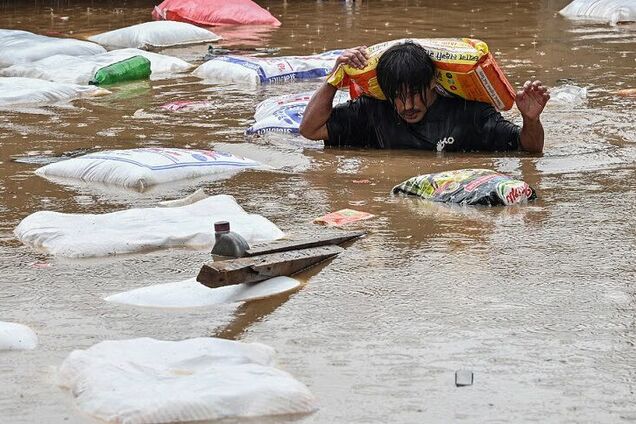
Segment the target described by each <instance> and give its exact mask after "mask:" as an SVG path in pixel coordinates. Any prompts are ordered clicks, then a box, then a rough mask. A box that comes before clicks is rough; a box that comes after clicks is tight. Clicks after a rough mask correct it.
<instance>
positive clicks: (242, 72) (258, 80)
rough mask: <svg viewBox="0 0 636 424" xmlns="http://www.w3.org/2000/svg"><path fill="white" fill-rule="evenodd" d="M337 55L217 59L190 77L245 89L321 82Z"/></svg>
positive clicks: (208, 62) (338, 53) (336, 51)
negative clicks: (299, 81)
mask: <svg viewBox="0 0 636 424" xmlns="http://www.w3.org/2000/svg"><path fill="white" fill-rule="evenodd" d="M340 53H342V51H340V50H334V51H329V52H325V53H322V54H317V55H312V56H281V57H273V58H259V57H246V56H232V55H228V56H218V57H215V58H213V59H211V60H209V61H207V62H205V63H204V64H203V65H201V66H199V67H198V68H197V69H195V70H194V72H193V75H195V76H197V77H199V78H202V79H204V80H208V81H211V82H214V83H218V82H221V83H241V84H248V85H258V84H268V83H284V82H290V81H295V80H302V79H310V78H321V77H325V76H327V75H328V74H329V72H331V69H332V68H333V67H334V65H335V63H336V59H337V58H338V56H339V55H340Z"/></svg>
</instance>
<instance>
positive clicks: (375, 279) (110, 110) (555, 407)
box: [0, 0, 636, 424]
mask: <svg viewBox="0 0 636 424" xmlns="http://www.w3.org/2000/svg"><path fill="white" fill-rule="evenodd" d="M119 3H121V4H119ZM260 3H261V4H262V5H264V6H266V7H269V9H270V10H271V11H272V12H273V13H274V14H275V15H276V16H278V17H279V19H280V20H281V21H282V22H283V26H282V27H281V28H279V29H276V30H270V31H263V30H261V31H252V32H250V31H245V30H242V31H237V30H227V29H226V30H225V31H226V33H225V34H223V32H221V31H219V32H221V33H222V34H223V35H226V37H227V38H228V39H229V40H226V41H225V42H224V44H225V45H235V46H246V45H247V46H270V47H280V48H282V50H281V54H309V53H316V52H320V51H323V50H325V49H335V48H343V47H350V46H355V45H359V44H373V43H376V42H380V41H384V40H388V39H393V38H401V37H409V36H418V37H456V36H472V37H476V38H481V39H483V40H485V41H487V42H488V43H489V44H490V46H491V49H492V50H494V51H495V52H496V57H497V59H498V60H499V62H500V64H501V65H502V67H503V68H504V69H505V72H506V73H507V75H508V76H509V78H510V80H511V82H512V83H513V85H515V86H520V85H521V84H523V82H524V81H525V80H526V79H534V78H538V79H541V80H542V81H543V82H544V83H546V84H547V85H549V86H550V87H555V86H558V85H560V84H563V82H564V81H565V80H568V81H570V82H572V83H574V84H577V85H579V86H582V87H587V88H588V89H589V96H588V99H587V100H586V101H584V102H582V103H580V104H557V103H556V102H553V103H551V104H549V105H548V107H547V108H546V111H545V112H544V114H543V122H544V125H545V129H546V147H545V153H544V154H543V156H531V155H527V154H522V153H519V154H517V153H510V154H448V153H447V154H436V153H430V152H418V151H407V152H403V151H399V152H398V151H395V152H386V151H359V150H325V149H323V148H322V146H321V144H320V143H318V144H317V143H309V142H306V141H303V140H302V139H300V138H296V137H293V136H285V135H280V134H275V135H268V136H265V137H261V138H247V137H246V136H245V135H244V130H245V128H246V127H247V126H248V125H249V124H250V123H251V122H252V121H251V119H252V116H253V113H254V107H255V105H256V104H257V103H258V102H259V101H262V100H264V99H266V98H268V97H271V96H274V95H279V94H284V93H292V92H300V91H304V90H307V89H311V88H313V87H316V86H317V85H318V84H319V82H316V81H310V82H302V83H294V84H285V85H278V86H267V87H261V88H258V89H249V90H246V89H241V88H238V87H234V86H229V87H228V86H222V85H204V84H201V83H200V82H199V80H198V79H196V78H192V77H187V76H184V77H181V78H177V79H172V80H161V81H153V82H148V83H138V84H130V85H127V86H124V87H122V88H121V89H120V90H118V91H117V92H116V93H114V94H113V95H112V96H110V97H105V98H101V99H95V100H90V101H86V100H84V101H77V102H74V103H73V104H72V106H69V107H63V108H61V107H47V108H41V109H38V110H15V111H13V110H12V111H4V112H1V113H0V191H1V193H2V196H1V198H0V199H1V200H0V202H1V203H0V218H1V224H0V237H1V239H0V275H1V276H0V285H1V286H0V287H1V288H0V298H1V300H0V302H1V303H0V319H2V320H4V321H14V322H20V323H23V324H27V325H29V326H31V327H32V328H33V329H34V330H35V331H36V332H37V333H38V335H39V338H40V345H39V347H38V348H37V349H36V350H34V351H26V352H24V351H23V352H5V353H2V355H1V356H0V421H1V422H3V423H36V422H37V423H61V422H67V423H89V422H94V420H93V419H92V418H90V417H87V416H85V415H83V414H82V413H81V412H79V411H78V410H77V409H76V408H75V407H74V406H73V403H72V399H71V396H70V394H68V393H67V392H64V391H62V390H60V389H59V388H58V387H56V386H55V384H54V383H55V382H54V371H55V367H57V366H59V365H60V364H61V362H62V361H63V359H64V358H65V357H66V356H67V355H68V354H69V353H70V352H71V351H72V350H73V349H77V348H87V347H89V346H91V345H93V344H95V343H98V342H99V341H102V340H106V339H121V338H131V337H142V336H149V337H155V338H159V339H166V340H180V339H184V338H190V337H198V336H215V335H218V336H222V337H229V338H235V339H239V340H244V341H258V342H262V343H266V344H268V345H271V346H273V347H274V348H276V350H277V352H278V359H279V364H280V366H281V367H282V368H284V369H285V370H287V371H289V372H290V373H291V374H293V375H294V376H295V377H296V378H298V379H299V380H300V381H302V382H304V383H305V384H307V385H308V386H309V388H310V390H311V391H312V392H313V393H314V394H315V395H316V397H317V398H318V400H319V403H320V410H319V411H318V412H316V413H314V414H312V415H309V416H304V417H287V418H286V417H277V418H274V419H272V420H271V422H277V423H278V422H281V423H282V422H292V421H293V422H303V423H307V424H309V423H325V424H326V423H422V422H439V423H442V422H443V423H446V422H559V423H561V422H577V423H580V422H590V423H598V422H623V421H625V422H629V421H636V394H635V391H636V347H635V343H636V318H635V317H636V285H635V284H634V277H635V274H636V273H635V271H634V262H635V259H636V258H635V255H634V248H635V240H636V231H635V229H634V228H635V227H634V214H635V212H636V178H635V177H636V173H635V166H634V164H635V160H636V124H635V120H636V119H635V118H636V101H635V100H634V99H628V98H621V97H616V96H615V95H614V94H613V93H614V92H615V91H616V90H618V89H621V88H628V87H635V86H636V72H635V69H636V54H635V51H636V48H635V47H636V25H622V26H617V27H609V26H606V25H599V24H594V23H589V22H587V23H586V22H584V23H575V22H571V21H568V20H565V19H563V18H562V17H560V16H559V15H557V11H558V10H559V9H561V8H562V7H563V6H565V5H566V4H567V3H568V1H567V0H544V1H518V2H514V1H513V2H510V1H503V0H491V1H483V2H474V1H469V0H458V1H455V2H452V1H450V2H449V1H445V2H442V1H432V0H431V1H394V2H390V1H374V2H353V3H351V2H344V1H317V2H316V1H268V2H266V1H262V2H260ZM151 7H152V2H151V1H147V2H143V1H128V2H113V1H111V2H79V1H77V2H63V1H58V2H46V1H44V2H35V1H24V2H22V1H15V2H6V1H3V2H0V28H12V29H26V30H30V31H34V32H37V33H42V34H51V35H59V34H62V35H64V36H69V35H70V36H76V37H82V36H87V35H90V34H93V33H98V32H103V31H105V30H110V29H114V28H118V27H122V26H125V25H131V24H135V23H140V22H144V21H148V20H150V10H151ZM205 50H206V46H198V47H196V48H192V47H191V48H187V49H183V50H177V49H170V50H169V51H168V53H169V54H172V55H176V56H179V57H182V58H184V59H186V60H189V61H192V62H197V63H199V62H201V60H202V57H203V55H204V54H205ZM183 99H188V100H211V101H213V103H214V104H215V105H216V107H212V108H209V109H206V110H203V111H201V110H199V111H197V112H183V113H172V112H168V111H164V110H162V109H160V108H159V105H161V104H163V103H166V102H168V101H171V100H183ZM508 116H509V117H510V118H511V119H513V120H516V121H518V120H519V116H518V113H516V112H515V111H512V112H510V113H508ZM139 146H166V147H167V146H170V147H193V148H211V147H217V148H223V149H225V150H230V151H233V152H238V153H241V154H244V155H246V156H251V157H253V158H255V159H260V160H263V161H266V162H267V161H269V162H271V163H275V164H277V165H278V166H281V167H283V170H282V171H278V172H265V171H248V172H243V173H241V174H238V175H236V176H234V177H233V178H231V179H228V180H223V181H216V182H214V181H212V182H205V181H204V182H201V181H193V182H189V183H184V184H182V185H179V186H170V187H168V188H160V189H155V190H151V191H148V192H146V193H143V194H139V193H125V194H122V193H121V192H117V191H111V190H108V189H100V190H98V191H96V190H95V189H94V188H90V187H78V186H68V187H65V186H60V185H56V184H53V183H49V182H47V181H45V180H44V179H42V178H39V177H37V176H35V175H34V174H33V171H34V169H35V168H36V167H37V166H36V165H28V164H21V163H15V162H12V159H13V158H16V157H18V156H23V155H26V154H31V155H37V154H50V153H55V154H59V153H62V152H65V151H70V150H75V149H86V148H95V147H99V148H132V147H139ZM465 167H485V168H492V169H496V170H499V171H504V172H507V173H510V174H512V175H514V176H517V177H520V178H523V179H525V180H526V181H527V182H529V183H530V184H531V185H532V186H533V187H534V188H535V189H536V190H537V192H538V195H539V199H538V200H537V201H536V202H534V203H531V204H529V205H527V206H519V207H513V208H505V209H504V208H469V207H466V208H450V207H444V206H438V205H430V204H426V203H423V202H421V201H418V200H416V199H410V198H402V197H393V196H391V195H390V194H389V191H390V189H391V187H392V186H393V185H394V184H396V183H398V182H401V181H402V180H404V179H406V178H408V177H411V176H413V175H416V174H419V173H426V172H431V171H440V170H446V169H456V168H465ZM363 179H368V180H370V184H355V183H353V181H354V180H363ZM199 187H203V188H205V189H207V190H208V192H210V193H214V194H220V193H225V194H231V195H233V196H235V197H236V198H237V200H238V201H239V203H241V204H242V205H243V206H244V207H245V208H246V209H247V210H249V211H250V212H255V213H259V214H262V215H265V216H267V217H268V218H269V219H271V220H272V221H274V222H275V223H276V224H278V225H279V226H280V227H281V228H282V229H283V230H284V231H301V230H305V229H308V228H311V227H313V224H311V221H312V219H313V218H314V217H317V216H320V215H322V214H324V213H327V212H330V211H334V210H337V209H341V208H345V207H350V208H354V209H359V210H364V211H368V212H371V213H374V214H376V215H377V218H376V219H374V220H370V221H365V222H364V223H363V224H361V225H357V226H354V227H352V228H362V229H366V230H368V231H369V233H370V234H369V236H368V237H367V238H366V239H363V240H361V241H358V242H356V243H354V244H353V245H351V246H350V247H349V248H348V249H347V250H346V252H345V253H344V254H342V255H341V256H340V257H338V258H336V259H335V260H333V261H332V262H331V263H329V264H328V265H327V266H325V267H324V268H322V269H321V270H320V271H319V272H318V273H314V274H315V275H313V276H311V278H310V279H309V280H308V283H307V284H306V285H305V286H304V287H302V288H301V289H299V290H298V291H296V292H294V293H292V294H286V295H282V296H278V297H274V298H270V299H267V300H263V301H258V302H253V303H250V304H248V305H244V306H241V307H239V308H238V309H236V307H235V306H233V305H226V306H222V307H214V308H204V309H193V310H180V311H177V312H175V311H165V310H155V309H141V308H135V307H131V306H122V305H116V304H110V303H107V302H105V301H103V300H102V299H103V297H105V296H107V295H110V294H113V293H117V292H121V291H125V290H129V289H132V288H137V287H142V286H147V285H151V284H157V283H161V282H171V281H177V280H183V279H186V278H189V277H191V276H193V275H194V274H195V273H196V271H197V270H198V268H199V267H200V265H201V263H202V262H203V261H205V260H206V259H207V258H208V254H207V252H193V251H185V250H165V251H160V252H153V253H149V254H140V255H129V256H121V257H116V258H108V259H100V260H62V259H55V258H52V257H48V256H46V255H42V254H38V253H35V252H33V251H32V250H31V249H29V248H26V247H24V246H22V245H21V244H20V243H19V242H17V241H16V240H15V238H14V237H13V233H12V231H13V229H14V228H15V226H16V225H17V224H18V222H19V221H20V220H21V219H22V218H24V217H26V216H27V215H29V214H30V213H33V212H35V211H39V210H56V211H64V212H87V213H95V212H107V211H114V210H120V209H124V208H130V207H136V206H144V205H150V204H153V203H155V202H156V201H158V200H164V199H170V198H175V197H177V196H180V195H185V194H188V193H190V192H192V191H193V190H195V189H196V188H199ZM209 224H210V226H211V223H209ZM202 225H208V223H202ZM36 262H46V263H48V264H50V266H49V267H48V268H38V267H34V266H33V264H34V263H36ZM457 369H469V370H472V371H473V372H474V373H475V381H474V384H473V386H470V387H464V388H457V387H455V385H454V372H455V370H457ZM259 422H262V421H260V420H259ZM267 422H270V420H268V421H267Z"/></svg>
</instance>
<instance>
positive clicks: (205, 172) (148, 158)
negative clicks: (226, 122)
mask: <svg viewBox="0 0 636 424" xmlns="http://www.w3.org/2000/svg"><path fill="white" fill-rule="evenodd" d="M260 166H261V164H260V163H259V162H256V161H253V160H251V159H247V158H244V157H241V156H236V155H233V154H231V153H223V152H217V151H213V150H190V149H171V148H165V147H147V148H139V149H128V150H105V151H102V152H95V153H89V154H87V155H84V156H79V157H75V158H72V159H68V160H64V161H59V162H55V163H51V164H49V165H46V166H43V167H42V168H39V169H37V170H36V171H35V173H36V174H37V175H39V176H41V177H45V178H48V179H51V180H54V181H55V180H58V179H59V180H79V181H83V182H89V183H100V184H108V185H118V186H122V187H125V188H129V189H133V190H137V191H144V190H145V189H147V188H148V187H151V186H154V185H158V184H165V183H172V182H175V181H179V180H185V179H192V178H200V177H207V176H216V175H219V174H220V175H221V176H229V175H232V174H233V173H235V172H237V171H240V170H242V169H246V168H256V167H260Z"/></svg>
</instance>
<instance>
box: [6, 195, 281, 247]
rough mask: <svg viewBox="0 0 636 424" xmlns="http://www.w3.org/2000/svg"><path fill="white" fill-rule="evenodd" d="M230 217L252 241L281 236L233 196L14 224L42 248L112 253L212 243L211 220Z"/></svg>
mask: <svg viewBox="0 0 636 424" xmlns="http://www.w3.org/2000/svg"><path fill="white" fill-rule="evenodd" d="M216 221H228V222H229V223H230V225H231V227H232V231H234V232H236V233H238V234H240V235H241V236H242V237H243V238H244V239H245V240H247V242H248V243H250V244H252V243H258V242H267V241H272V240H276V239H279V238H281V237H282V236H283V232H282V231H281V230H280V229H279V228H278V227H277V226H276V225H274V224H273V223H272V222H271V221H269V220H268V219H267V218H265V217H263V216H261V215H257V214H250V213H247V212H245V210H244V209H243V208H242V207H241V206H240V205H239V204H238V203H237V202H236V200H234V198H233V197H232V196H227V195H217V196H211V197H208V198H206V199H203V200H199V201H198V202H194V203H192V204H190V205H186V206H177V207H154V208H137V209H128V210H122V211H118V212H111V213H104V214H74V213H60V212H51V211H40V212H35V213H32V214H31V215H29V216H27V217H26V218H24V219H23V220H22V221H21V222H20V224H19V225H18V226H17V227H16V228H15V230H14V232H13V233H14V234H15V236H16V238H17V239H18V240H20V241H21V242H22V243H24V244H25V245H27V246H31V247H32V248H34V249H37V250H38V251H40V252H44V253H48V254H51V255H56V256H65V257H69V258H88V257H99V256H112V255H120V254H127V253H135V252H145V251H151V250H156V249H165V248H191V249H211V248H212V246H214V243H215V239H214V229H213V228H212V227H213V225H212V224H213V223H214V222H216Z"/></svg>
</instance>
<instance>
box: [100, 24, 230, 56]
mask: <svg viewBox="0 0 636 424" xmlns="http://www.w3.org/2000/svg"><path fill="white" fill-rule="evenodd" d="M88 39H89V40H90V41H93V42H95V43H97V44H101V45H102V46H104V47H106V48H108V49H121V48H126V47H132V48H137V49H145V50H147V49H151V48H162V47H173V46H184V45H188V44H198V43H211V42H214V41H218V40H220V39H221V37H219V36H218V35H216V34H215V33H213V32H212V31H208V30H207V29H204V28H200V27H198V26H196V25H192V24H188V23H185V22H174V21H155V22H145V23H143V24H137V25H133V26H129V27H126V28H120V29H116V30H113V31H108V32H104V33H102V34H97V35H93V36H91V37H88Z"/></svg>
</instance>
